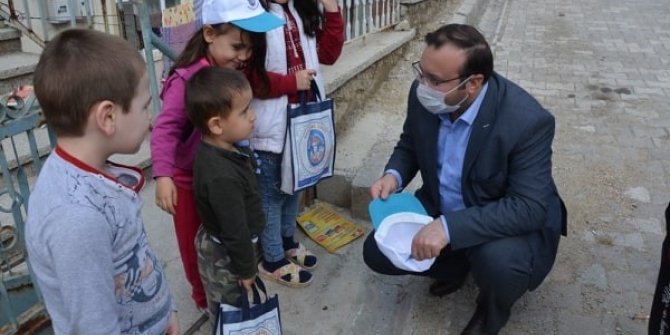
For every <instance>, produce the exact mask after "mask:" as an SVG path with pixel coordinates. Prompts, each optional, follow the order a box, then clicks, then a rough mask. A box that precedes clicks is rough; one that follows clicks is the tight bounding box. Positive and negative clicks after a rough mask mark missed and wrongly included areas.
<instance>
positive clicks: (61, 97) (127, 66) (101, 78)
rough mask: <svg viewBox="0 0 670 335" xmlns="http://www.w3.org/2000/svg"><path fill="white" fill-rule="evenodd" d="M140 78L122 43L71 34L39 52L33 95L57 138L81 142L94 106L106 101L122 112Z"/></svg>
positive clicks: (131, 52)
mask: <svg viewBox="0 0 670 335" xmlns="http://www.w3.org/2000/svg"><path fill="white" fill-rule="evenodd" d="M144 73H145V63H144V60H143V59H142V57H141V56H140V54H139V52H138V51H137V50H135V49H133V48H132V47H131V46H130V44H128V42H126V41H125V40H123V39H122V38H120V37H116V36H112V35H108V34H105V33H102V32H98V31H95V30H85V29H70V30H66V31H64V32H62V33H60V34H59V35H58V36H56V37H55V38H54V39H53V40H51V41H50V42H49V44H47V47H46V48H45V49H44V52H42V56H41V57H40V61H39V63H38V64H37V68H36V69H35V74H34V84H35V95H36V96H37V100H38V101H39V103H40V106H41V107H42V110H43V112H44V116H45V118H46V120H47V124H48V125H49V127H50V128H51V129H52V130H53V131H54V132H55V133H56V136H68V137H80V136H83V135H84V128H85V125H86V122H87V120H88V117H89V114H90V112H91V109H92V108H93V107H94V106H95V104H97V103H99V102H102V101H105V100H109V101H112V102H114V103H115V104H118V105H119V106H121V107H122V108H123V111H124V112H127V111H128V110H129V108H130V102H131V101H132V100H133V97H135V94H136V90H137V86H138V84H139V81H140V79H141V78H142V76H143V75H144Z"/></svg>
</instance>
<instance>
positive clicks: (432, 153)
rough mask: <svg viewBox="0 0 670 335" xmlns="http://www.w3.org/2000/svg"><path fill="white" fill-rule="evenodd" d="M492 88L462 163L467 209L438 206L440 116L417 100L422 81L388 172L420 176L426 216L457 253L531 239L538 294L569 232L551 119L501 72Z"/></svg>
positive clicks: (411, 97) (411, 98) (420, 195)
mask: <svg viewBox="0 0 670 335" xmlns="http://www.w3.org/2000/svg"><path fill="white" fill-rule="evenodd" d="M488 85H489V86H488V91H487V92H486V96H485V97H484V101H483V102H482V105H481V107H480V110H479V114H478V115H477V118H476V119H475V121H474V123H473V125H472V127H473V128H472V133H471V135H470V140H469V143H468V147H467V149H466V152H465V159H464V162H463V173H462V179H461V191H462V194H463V201H464V203H465V207H466V208H465V209H463V210H459V211H454V212H444V211H442V210H441V208H440V196H439V185H440V184H439V179H438V178H439V175H438V170H437V157H438V155H437V138H438V132H439V127H440V119H439V117H437V116H436V115H434V114H431V113H430V112H428V111H427V110H426V109H425V108H424V107H423V106H422V105H421V103H420V102H419V100H418V99H417V97H416V86H417V82H414V83H413V84H412V88H411V90H410V94H409V99H408V107H407V118H406V119H405V124H404V126H403V132H402V135H401V136H400V140H399V141H398V144H397V145H396V147H395V149H394V151H393V154H392V156H391V158H390V159H389V162H388V164H387V166H386V169H387V170H388V169H395V170H397V171H398V172H399V173H400V175H401V177H402V180H403V182H409V181H410V180H412V178H413V177H414V176H415V175H416V173H417V172H418V171H420V172H421V176H422V179H423V185H422V187H421V188H420V189H419V190H418V191H417V192H416V196H417V198H419V200H420V201H421V203H422V204H423V206H424V207H425V208H426V211H428V213H429V215H431V216H433V217H437V216H439V215H440V214H444V216H445V217H446V219H447V224H448V227H449V234H450V237H451V241H450V245H451V249H452V250H458V249H462V248H470V247H474V246H477V245H480V244H482V243H487V242H490V241H493V240H496V239H501V238H505V237H510V236H523V235H527V236H528V241H529V245H530V247H531V250H533V278H531V289H533V288H535V287H536V286H537V285H539V284H540V282H541V281H542V279H543V278H544V277H545V276H546V274H547V273H548V272H549V270H550V269H551V267H552V265H553V262H554V259H555V257H556V251H557V248H558V240H559V238H560V234H561V232H563V234H565V233H566V224H567V213H566V210H565V206H564V205H563V202H562V200H561V199H560V197H559V195H558V192H557V190H556V186H555V184H554V180H553V177H552V174H551V154H552V150H551V143H552V140H553V138H554V117H553V116H552V115H551V114H549V112H547V111H546V110H545V109H544V108H543V107H542V106H541V105H540V104H539V103H538V102H537V101H536V100H535V99H534V98H533V97H532V96H530V94H528V93H527V92H526V91H524V90H523V89H521V88H520V87H518V86H517V85H516V84H514V83H512V82H510V81H509V80H507V79H505V78H503V77H502V76H500V75H498V74H494V75H493V76H491V77H490V78H489V80H488ZM403 186H404V185H403Z"/></svg>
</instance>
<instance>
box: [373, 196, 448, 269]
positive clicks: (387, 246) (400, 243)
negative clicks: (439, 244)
mask: <svg viewBox="0 0 670 335" xmlns="http://www.w3.org/2000/svg"><path fill="white" fill-rule="evenodd" d="M368 210H369V212H370V218H371V220H372V225H373V226H374V227H375V235H374V237H375V241H376V242H377V247H378V248H379V251H381V252H382V253H383V254H384V256H386V258H388V259H389V261H391V263H393V265H395V266H396V267H397V268H399V269H403V270H407V271H413V272H424V271H427V270H428V269H429V268H430V267H431V266H432V265H433V263H434V262H435V258H430V259H425V260H422V261H417V260H416V259H414V258H413V257H412V240H413V239H414V235H416V234H417V233H418V232H419V230H421V228H423V226H425V225H426V224H428V223H430V222H432V221H433V218H432V217H430V216H428V215H427V213H426V210H425V209H424V208H423V206H422V205H421V202H419V200H418V199H417V198H416V197H414V196H413V195H411V194H409V193H397V194H393V195H391V196H389V197H388V198H387V199H386V200H382V199H375V200H373V201H372V202H371V203H370V205H369V207H368Z"/></svg>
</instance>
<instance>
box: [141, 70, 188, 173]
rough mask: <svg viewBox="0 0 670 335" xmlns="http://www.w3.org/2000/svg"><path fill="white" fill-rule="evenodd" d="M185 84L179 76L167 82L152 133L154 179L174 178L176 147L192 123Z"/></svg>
mask: <svg viewBox="0 0 670 335" xmlns="http://www.w3.org/2000/svg"><path fill="white" fill-rule="evenodd" d="M185 92H186V83H185V81H184V79H183V78H182V77H181V76H179V75H178V74H176V73H175V74H173V75H172V77H170V78H168V80H167V81H166V82H165V87H164V88H163V92H162V94H161V96H162V99H163V107H162V109H161V113H160V114H159V115H158V118H157V119H156V123H155V124H154V128H153V131H152V133H151V160H152V164H153V165H152V169H153V176H154V178H156V177H172V176H173V174H174V166H175V156H176V152H177V145H178V144H179V141H180V140H181V138H182V136H183V135H182V134H183V132H184V131H185V130H186V129H189V128H191V124H190V123H191V121H189V119H188V117H187V116H186V107H185V104H186V102H185V101H184V100H185Z"/></svg>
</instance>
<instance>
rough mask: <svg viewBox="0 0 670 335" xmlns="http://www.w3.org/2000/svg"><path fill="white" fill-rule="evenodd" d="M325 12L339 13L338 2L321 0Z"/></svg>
mask: <svg viewBox="0 0 670 335" xmlns="http://www.w3.org/2000/svg"><path fill="white" fill-rule="evenodd" d="M321 4H322V5H323V11H324V12H337V11H338V8H337V0H321Z"/></svg>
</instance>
